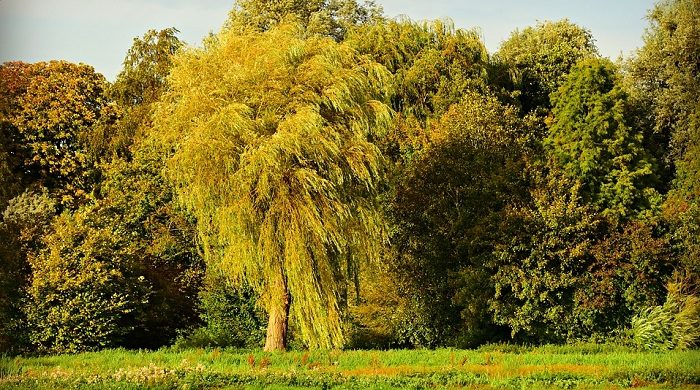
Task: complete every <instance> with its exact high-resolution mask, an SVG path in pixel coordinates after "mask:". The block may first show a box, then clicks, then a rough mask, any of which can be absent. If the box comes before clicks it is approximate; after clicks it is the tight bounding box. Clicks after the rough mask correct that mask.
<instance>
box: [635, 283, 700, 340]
mask: <svg viewBox="0 0 700 390" xmlns="http://www.w3.org/2000/svg"><path fill="white" fill-rule="evenodd" d="M686 286H687V283H685V282H684V281H682V280H681V279H676V280H675V281H673V282H670V283H669V284H668V295H667V298H666V302H665V303H664V304H663V305H662V306H654V307H650V308H647V309H645V310H643V311H642V312H641V313H640V314H639V315H637V316H635V317H634V318H633V319H632V327H631V333H632V342H633V344H635V345H636V346H637V347H640V348H643V349H647V350H671V349H680V350H685V349H689V348H692V347H695V346H697V345H698V343H699V342H700V298H698V296H697V295H696V294H694V293H692V292H688V291H687V287H686Z"/></svg>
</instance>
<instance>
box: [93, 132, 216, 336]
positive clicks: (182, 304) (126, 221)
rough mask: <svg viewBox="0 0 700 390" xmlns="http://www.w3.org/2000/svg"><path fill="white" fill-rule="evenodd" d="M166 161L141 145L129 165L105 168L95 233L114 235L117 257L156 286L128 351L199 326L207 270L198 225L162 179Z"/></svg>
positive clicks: (117, 163) (118, 163)
mask: <svg viewBox="0 0 700 390" xmlns="http://www.w3.org/2000/svg"><path fill="white" fill-rule="evenodd" d="M162 165H163V157H162V156H161V155H160V154H159V152H157V151H156V150H155V149H154V148H153V147H152V146H151V145H148V144H146V145H139V146H138V148H136V149H135V150H134V154H133V159H132V160H131V161H129V162H126V161H123V160H114V161H113V162H112V163H111V164H109V165H108V166H106V169H105V176H106V179H105V180H104V181H103V182H102V183H101V186H100V194H99V195H100V199H99V200H97V201H96V202H95V204H96V205H97V208H96V209H94V210H93V211H92V214H91V216H89V217H88V219H90V220H101V221H104V225H100V226H94V227H92V229H95V230H99V229H103V230H107V231H111V232H113V234H114V235H115V236H116V237H117V238H118V242H117V245H116V246H115V248H114V251H115V252H114V255H115V256H129V257H131V258H133V259H134V261H133V264H132V266H133V267H134V272H136V273H138V275H139V276H142V277H143V278H145V280H146V281H147V283H148V284H149V285H150V286H151V294H150V296H149V302H148V305H146V306H144V308H143V310H141V311H139V312H138V313H137V316H136V318H135V320H134V324H133V326H134V329H133V331H132V332H131V333H130V334H129V339H128V340H127V342H126V344H121V345H126V346H139V347H151V348H156V347H159V346H162V345H166V344H168V343H170V342H171V341H172V340H173V339H174V338H175V336H176V335H177V334H178V332H179V331H180V330H182V329H184V328H187V327H190V326H192V325H193V324H195V323H197V314H196V305H197V299H196V298H197V294H198V291H199V289H200V288H201V285H202V278H203V274H204V265H203V263H202V259H201V256H200V254H199V252H198V248H197V246H196V233H195V221H194V220H193V219H192V218H191V216H189V215H188V214H187V213H185V212H184V210H182V209H180V208H179V207H177V205H176V202H175V200H174V194H173V190H172V187H171V186H170V185H169V183H168V182H167V181H166V180H165V178H164V177H163V176H162V175H161V168H160V167H162Z"/></svg>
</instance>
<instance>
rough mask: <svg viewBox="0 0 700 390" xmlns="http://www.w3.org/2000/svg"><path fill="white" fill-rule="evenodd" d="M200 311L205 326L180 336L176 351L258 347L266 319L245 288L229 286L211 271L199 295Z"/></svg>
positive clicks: (248, 290) (221, 277) (259, 346)
mask: <svg viewBox="0 0 700 390" xmlns="http://www.w3.org/2000/svg"><path fill="white" fill-rule="evenodd" d="M200 310H201V311H202V314H201V319H202V321H203V322H204V323H205V326H203V327H201V328H197V329H195V330H194V331H192V332H191V333H190V334H188V335H186V336H184V337H180V338H179V339H178V340H177V341H176V342H175V347H176V348H207V347H219V348H224V347H236V348H261V347H262V343H263V341H265V330H266V328H265V326H266V324H267V317H266V316H265V314H264V312H263V311H262V310H260V308H259V307H258V306H257V305H256V297H255V295H254V294H253V292H252V290H251V289H250V288H249V287H246V286H243V287H237V286H233V285H231V284H230V283H228V282H227V281H226V279H225V277H223V276H221V275H214V272H211V273H210V275H208V277H207V281H206V287H205V289H204V290H203V291H202V292H201V293H200Z"/></svg>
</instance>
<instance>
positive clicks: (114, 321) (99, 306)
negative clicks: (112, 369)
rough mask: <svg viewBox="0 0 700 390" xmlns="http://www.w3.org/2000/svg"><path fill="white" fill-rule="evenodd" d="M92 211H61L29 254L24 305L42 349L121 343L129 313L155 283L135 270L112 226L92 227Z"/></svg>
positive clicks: (72, 349)
mask: <svg viewBox="0 0 700 390" xmlns="http://www.w3.org/2000/svg"><path fill="white" fill-rule="evenodd" d="M90 214H91V212H90V210H87V211H86V212H84V213H75V214H64V215H62V216H60V217H58V218H57V219H56V220H55V222H54V224H53V226H54V231H53V232H52V233H51V234H49V235H47V236H46V237H45V238H44V243H45V248H44V249H42V250H41V251H39V252H38V253H36V254H35V255H34V256H33V257H32V258H31V259H30V263H31V266H32V271H33V275H32V282H31V284H30V286H29V289H28V295H29V298H28V302H27V304H26V305H25V307H24V311H25V313H26V316H27V322H28V325H29V328H30V339H31V341H32V342H33V343H34V344H35V345H36V346H37V347H38V349H39V350H40V351H41V352H53V353H66V352H68V353H74V352H80V351H89V350H97V349H101V348H105V347H111V346H117V345H119V343H120V342H121V341H122V337H123V336H125V335H126V334H127V333H128V332H129V330H130V327H129V326H128V324H129V323H132V322H133V321H130V320H129V315H130V313H132V312H135V311H136V310H138V309H139V308H140V306H142V305H144V304H145V303H146V302H147V299H148V295H149V292H150V288H149V286H148V285H147V283H146V282H145V280H144V279H143V278H142V277H137V276H136V275H135V274H133V265H132V261H133V260H132V259H130V258H129V257H128V256H120V255H117V254H115V248H117V247H118V242H117V238H116V237H115V235H114V234H113V233H112V232H111V231H110V230H97V229H91V228H90V226H89V224H87V223H86V222H87V221H88V219H87V217H88V216H89V215H90Z"/></svg>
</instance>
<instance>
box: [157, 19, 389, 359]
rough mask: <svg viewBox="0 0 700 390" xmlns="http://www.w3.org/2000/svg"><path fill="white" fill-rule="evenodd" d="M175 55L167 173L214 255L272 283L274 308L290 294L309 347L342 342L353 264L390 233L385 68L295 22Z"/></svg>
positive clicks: (243, 276)
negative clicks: (380, 136)
mask: <svg viewBox="0 0 700 390" xmlns="http://www.w3.org/2000/svg"><path fill="white" fill-rule="evenodd" d="M175 62H176V66H175V68H173V71H172V73H171V77H170V83H171V90H170V91H169V92H168V93H167V94H166V97H165V101H164V102H163V104H162V105H161V106H160V107H159V110H158V112H157V116H156V123H155V129H154V135H158V136H159V137H160V139H161V140H163V141H164V142H166V144H167V145H172V148H173V150H174V151H175V153H174V155H173V156H172V157H171V159H170V161H169V162H168V172H169V175H170V177H171V178H172V179H173V180H174V181H175V183H177V191H178V193H179V194H180V198H181V200H182V202H183V203H184V204H185V205H186V206H187V207H188V209H190V210H192V211H193V213H194V214H195V216H196V217H197V221H198V230H199V234H200V237H201V240H202V244H203V247H204V254H205V258H206V259H207V261H209V262H210V263H215V264H218V265H219V266H220V267H221V268H222V269H224V270H226V272H227V274H228V275H229V276H230V277H232V278H233V279H234V280H247V281H248V282H249V283H250V285H251V287H252V288H253V289H255V290H256V291H257V292H258V293H261V294H262V293H264V292H266V296H265V300H266V302H265V303H266V307H267V309H268V310H282V302H284V300H285V299H288V298H285V297H286V296H287V293H289V294H291V297H292V312H293V313H294V315H295V316H296V318H297V320H298V321H299V323H300V325H301V333H302V336H303V338H304V339H305V340H307V341H308V342H309V344H310V346H312V347H331V346H339V345H342V343H343V339H344V336H343V332H342V328H341V324H342V317H343V310H342V300H341V299H340V297H341V296H342V291H343V290H345V289H346V282H347V281H349V280H350V277H349V276H348V272H350V271H351V270H352V269H353V267H352V266H349V264H353V263H354V262H356V261H358V260H359V259H361V258H363V257H368V256H369V255H370V254H371V253H373V252H375V251H376V249H374V248H376V247H377V245H378V243H379V242H380V240H381V238H380V229H381V223H380V220H379V219H378V216H376V213H375V212H374V209H375V206H374V204H373V203H374V199H373V197H372V194H373V193H374V192H375V191H376V189H375V188H376V185H375V183H376V182H377V180H378V178H379V175H380V172H381V165H380V164H381V154H380V153H379V151H378V150H377V148H376V147H375V146H374V145H373V144H372V143H370V142H369V141H368V137H370V136H372V135H373V134H377V133H381V131H382V130H383V129H385V128H386V123H387V120H388V116H389V112H388V109H387V108H386V107H385V106H384V105H383V104H382V103H380V102H379V101H377V100H375V99H381V98H382V92H383V88H384V84H385V82H386V81H387V79H388V75H387V74H386V72H385V70H384V69H383V68H382V67H380V66H379V65H377V64H375V63H373V62H371V61H368V60H367V59H365V58H363V57H360V56H358V55H357V54H356V52H355V51H354V50H353V49H352V48H351V47H349V46H347V45H344V44H337V43H335V42H334V41H332V40H331V39H329V38H323V37H318V36H314V37H311V38H307V39H305V38H303V37H302V34H301V31H300V30H299V29H298V28H297V27H292V26H281V27H279V28H276V29H272V30H269V31H268V32H266V33H249V34H245V35H239V34H236V33H234V32H232V31H229V30H227V31H224V32H223V33H222V34H221V35H220V36H219V37H218V38H217V41H216V43H214V44H212V46H209V47H208V48H206V49H204V50H191V51H186V52H183V53H182V55H180V56H179V57H178V58H177V59H176V61H175ZM221 80H230V81H231V82H229V83H221Z"/></svg>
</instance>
